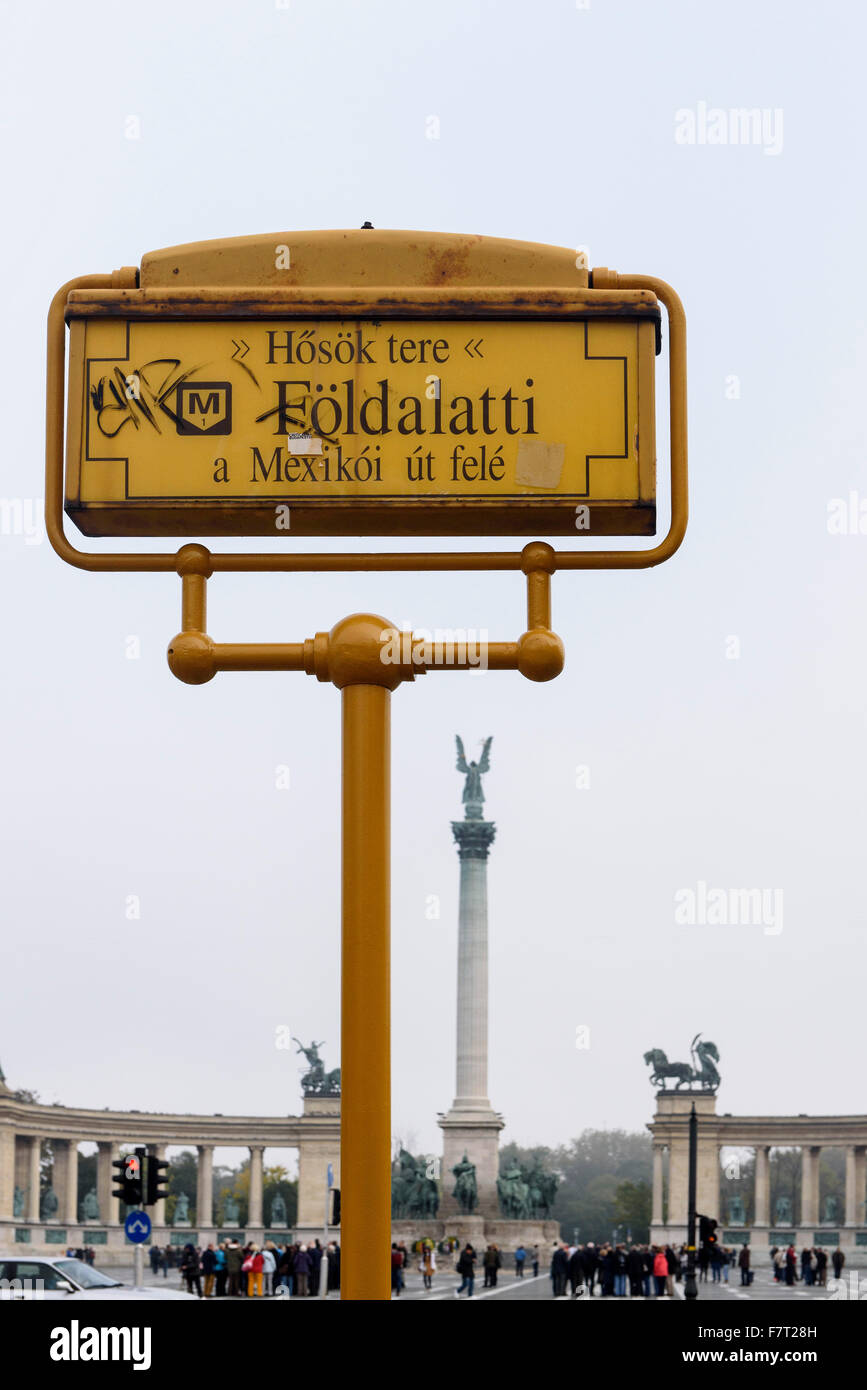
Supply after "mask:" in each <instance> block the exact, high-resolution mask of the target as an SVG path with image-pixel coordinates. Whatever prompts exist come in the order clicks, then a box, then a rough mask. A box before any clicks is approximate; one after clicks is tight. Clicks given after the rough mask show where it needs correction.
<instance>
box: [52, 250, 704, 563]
mask: <svg viewBox="0 0 867 1390" xmlns="http://www.w3.org/2000/svg"><path fill="white" fill-rule="evenodd" d="M293 246H294V247H295V250H296V260H297V259H298V258H299V254H300V260H301V265H302V269H300V270H296V271H295V272H294V273H291V274H290V276H289V277H288V278H287V277H286V275H285V272H282V271H280V270H279V269H272V265H273V261H274V259H275V257H274V254H273V253H274V252H275V251H276V252H277V256H276V259H279V254H280V252H281V251H283V252H286V253H287V255H288V256H289V257H290V259H291V255H292V247H293ZM281 275H283V277H284V278H283V279H281ZM372 282H373V283H372ZM284 285H285V287H284ZM657 301H659V302H661V303H662V304H663V305H664V306H665V308H666V311H667V315H668V324H669V384H670V390H669V401H670V480H671V519H670V525H669V530H668V533H667V535H666V536H665V537H664V538H663V539H662V540H661V541H660V542H659V543H658V544H657V545H656V546H653V547H652V548H648V549H642V550H611V549H606V550H589V549H588V550H557V551H555V568H557V569H644V568H648V567H650V566H653V565H656V564H659V563H661V562H662V561H664V560H666V559H668V558H669V557H670V556H671V555H672V554H673V553H674V552H675V551H676V550H677V548H678V546H679V545H680V543H681V541H682V539H683V536H684V534H685V531H686V524H687V452H686V324H685V316H684V313H683V307H682V305H681V303H680V300H679V299H678V297H677V295H676V294H675V292H674V291H673V290H672V289H671V288H670V286H668V285H666V284H665V283H664V282H663V281H661V280H657V279H655V278H654V277H650V276H629V275H628V276H623V275H617V274H616V273H615V272H613V271H609V270H606V269H597V270H593V271H592V272H587V271H586V270H582V269H581V268H580V267H579V266H577V264H576V257H575V255H574V253H573V252H571V251H569V250H567V249H564V248H557V247H546V246H535V245H533V244H529V243H521V242H509V241H504V240H500V239H496V238H484V237H463V236H457V235H447V234H433V233H432V234H422V233H405V232H375V231H373V230H372V229H371V230H363V231H358V232H315V233H302V234H298V236H296V237H292V236H290V235H289V234H285V233H284V234H283V240H281V239H280V237H278V236H271V237H251V238H236V239H230V240H228V241H223V242H220V241H217V242H202V243H194V244H192V245H191V246H187V247H177V248H168V249H167V250H164V251H159V252H153V253H150V254H149V255H148V256H146V257H144V258H143V261H142V266H141V270H138V269H136V268H127V269H124V270H121V271H116V272H115V273H114V274H113V275H111V276H104V275H101V276H84V277H79V278H77V279H75V280H72V281H70V282H68V283H67V284H66V285H64V286H63V287H62V289H61V290H59V291H58V293H57V295H56V296H55V297H54V300H53V301H52V305H51V309H50V312H49V320H48V363H47V428H46V527H47V532H48V535H49V539H50V540H51V544H52V545H53V547H54V549H55V550H56V551H57V553H58V554H59V555H60V556H61V558H63V559H64V560H66V561H67V563H69V564H72V565H75V566H76V567H78V568H81V569H87V570H94V571H103V572H105V571H109V572H112V571H115V572H116V571H124V570H130V571H163V572H165V571H172V570H175V571H176V570H177V568H178V561H177V552H165V553H159V552H154V553H145V554H130V553H99V552H89V551H84V550H79V549H78V548H77V547H76V546H75V545H73V544H72V542H71V541H70V540H69V539H68V537H67V536H66V534H65V532H64V526H63V518H64V501H65V496H64V494H65V479H64V446H63V440H64V427H65V418H64V417H65V411H64V373H65V365H66V329H65V322H66V321H67V319H70V318H73V319H77V318H82V317H87V316H97V317H107V316H114V317H118V318H123V317H126V318H132V317H135V318H144V319H146V318H152V319H166V318H183V319H217V318H234V319H239V318H242V319H243V318H263V319H265V318H271V319H274V318H275V317H278V318H279V317H281V316H282V317H290V316H291V317H292V318H293V319H294V318H305V317H306V318H322V317H332V318H333V317H341V316H345V317H347V318H358V319H364V318H380V319H389V320H390V319H396V320H408V319H413V318H416V319H419V318H423V319H424V320H425V321H426V322H427V321H430V322H434V321H436V320H437V319H440V320H442V319H465V320H467V321H470V320H471V321H472V322H474V323H476V322H481V321H483V320H500V321H502V320H503V319H514V318H519V319H521V320H532V319H536V320H545V321H552V320H575V319H576V318H584V319H585V320H586V319H587V317H593V316H601V317H602V318H604V319H606V320H607V319H609V318H611V317H616V316H618V315H620V316H630V315H631V316H634V315H635V314H636V306H641V310H643V311H644V312H646V311H647V310H648V309H651V310H652V309H653V307H654V306H655V305H656V303H657ZM70 405H71V406H72V403H70ZM66 486H68V483H67V484H66ZM451 506H452V507H453V508H454V504H453V503H452V504H451ZM467 512H468V520H467V531H466V534H473V535H477V534H480V533H483V527H481V526H479V525H477V524H476V522H477V520H478V518H479V517H480V515H481V514H480V512H479V509H478V507H476V510H475V520H474V512H473V508H468V509H467ZM531 515H532V513H531ZM202 521H203V525H202V526H201V527H200V528H199V529H198V534H209V531H208V526H207V521H206V518H205V517H204V516H203V517H202ZM538 521H539V524H538V526H537V525H535V524H534V522H533V521H530V522H528V524H527V525H526V526H522V527H521V528H520V529H518V528H517V527H516V531H515V532H513V534H527V535H530V534H539V532H540V531H541V532H542V533H543V534H553V531H546V526H545V521H544V508H542V509H541V510H540V511H539V515H538ZM298 529H299V528H296V534H297V533H298ZM166 530H167V533H169V534H172V535H183V534H187V533H186V532H179V531H178V530H177V528H172V527H167V528H166ZM300 530H301V531H302V533H303V527H301V528H300ZM345 532H346V533H348V534H354V531H353V521H352V515H351V509H349V511H348V513H347V524H346V527H345ZM392 533H393V534H403V533H404V532H403V531H402V530H394V531H393V532H392ZM418 533H419V534H441V533H442V532H441V530H437V529H436V527H435V526H431V527H429V528H427V529H425V528H420V529H419V532H418ZM451 533H452V534H464V532H463V531H462V530H461V528H460V527H459V526H453V527H452V529H451ZM636 533H637V534H641V531H640V528H637V532H636ZM148 534H150V532H148ZM290 534H291V532H290ZM329 534H331V533H330V532H329ZM377 534H383V535H384V534H389V531H388V529H387V528H386V529H385V530H382V529H380V528H377ZM591 534H592V532H591ZM211 565H212V572H221V571H222V572H229V571H250V570H256V571H284V572H285V571H294V572H315V571H322V570H329V571H336V570H344V571H354V570H382V571H400V570H404V571H407V570H485V569H491V570H494V569H496V570H520V569H521V568H522V553H521V551H520V550H515V551H507V550H485V551H470V552H463V551H457V552H455V551H452V552H445V553H441V552H431V551H422V552H418V551H411V550H410V551H405V552H398V553H389V552H371V553H363V554H353V553H349V554H347V553H330V554H320V553H315V552H314V553H303V552H297V551H296V552H292V551H290V550H288V549H287V550H286V551H283V552H272V553H266V554H262V553H258V554H257V553H255V552H254V553H246V554H244V553H241V554H237V553H221V552H212V553H211Z"/></svg>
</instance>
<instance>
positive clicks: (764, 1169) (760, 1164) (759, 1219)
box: [753, 1144, 771, 1226]
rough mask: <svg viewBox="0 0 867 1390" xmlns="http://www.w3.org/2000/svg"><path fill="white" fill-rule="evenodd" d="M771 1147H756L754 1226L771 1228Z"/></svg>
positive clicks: (759, 1145)
mask: <svg viewBox="0 0 867 1390" xmlns="http://www.w3.org/2000/svg"><path fill="white" fill-rule="evenodd" d="M770 1154H771V1146H770V1144H758V1145H756V1178H755V1212H754V1213H753V1225H754V1226H769V1225H770V1213H771V1162H770Z"/></svg>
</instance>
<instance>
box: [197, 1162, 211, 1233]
mask: <svg viewBox="0 0 867 1390" xmlns="http://www.w3.org/2000/svg"><path fill="white" fill-rule="evenodd" d="M197 1147H198V1153H199V1162H198V1165H197V1170H196V1222H197V1224H198V1225H199V1226H204V1227H209V1226H213V1224H214V1146H213V1144H199V1145H198V1146H197Z"/></svg>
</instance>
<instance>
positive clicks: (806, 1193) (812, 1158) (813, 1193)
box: [801, 1144, 822, 1226]
mask: <svg viewBox="0 0 867 1390" xmlns="http://www.w3.org/2000/svg"><path fill="white" fill-rule="evenodd" d="M821 1152H822V1150H821V1148H820V1147H819V1146H818V1145H817V1144H804V1145H803V1146H802V1148H801V1225H802V1226H816V1225H817V1224H818V1221H819V1155H820V1154H821Z"/></svg>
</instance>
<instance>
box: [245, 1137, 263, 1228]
mask: <svg viewBox="0 0 867 1390" xmlns="http://www.w3.org/2000/svg"><path fill="white" fill-rule="evenodd" d="M264 1152H265V1146H264V1144H251V1145H250V1202H249V1209H248V1212H247V1225H248V1226H250V1227H258V1226H261V1227H262V1228H263V1229H264V1220H263V1217H262V1174H263V1167H264V1164H263V1154H264Z"/></svg>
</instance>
